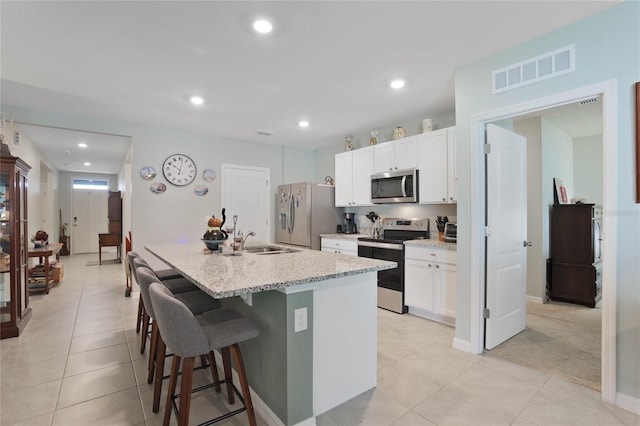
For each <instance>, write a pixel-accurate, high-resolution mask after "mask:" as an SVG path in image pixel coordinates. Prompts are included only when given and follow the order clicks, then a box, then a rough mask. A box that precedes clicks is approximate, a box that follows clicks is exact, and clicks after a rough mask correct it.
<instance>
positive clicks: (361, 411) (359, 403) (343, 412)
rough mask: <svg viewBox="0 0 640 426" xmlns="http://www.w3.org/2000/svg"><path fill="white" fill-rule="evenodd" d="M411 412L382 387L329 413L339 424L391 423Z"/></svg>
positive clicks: (344, 425) (345, 425)
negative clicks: (382, 389)
mask: <svg viewBox="0 0 640 426" xmlns="http://www.w3.org/2000/svg"><path fill="white" fill-rule="evenodd" d="M408 412H409V408H407V407H405V406H404V405H401V404H400V403H398V402H396V401H394V400H393V399H392V398H391V396H390V395H389V394H387V393H385V392H383V391H381V390H380V389H372V390H370V391H367V392H365V393H363V394H362V395H359V396H357V397H355V398H353V399H351V400H349V401H347V402H345V403H344V404H342V405H340V406H338V407H336V408H333V409H331V410H329V411H328V412H327V413H326V415H328V416H329V417H330V418H331V419H332V420H333V421H335V422H336V423H337V424H339V425H343V426H347V425H389V424H391V423H393V422H394V421H396V420H398V419H399V418H401V417H402V416H404V415H405V414H407V413H408Z"/></svg>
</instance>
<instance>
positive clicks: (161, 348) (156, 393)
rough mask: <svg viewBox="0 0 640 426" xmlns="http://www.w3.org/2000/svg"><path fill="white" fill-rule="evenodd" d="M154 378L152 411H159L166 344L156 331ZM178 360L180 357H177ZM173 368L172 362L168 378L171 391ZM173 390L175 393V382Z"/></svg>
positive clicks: (177, 373) (177, 372)
mask: <svg viewBox="0 0 640 426" xmlns="http://www.w3.org/2000/svg"><path fill="white" fill-rule="evenodd" d="M156 342H157V343H156V365H155V367H156V380H155V383H154V385H153V412H154V413H157V412H158V411H160V394H161V393H162V380H163V376H164V360H165V355H166V352H167V345H166V344H165V343H164V340H163V339H162V335H161V334H160V332H158V337H157V339H156ZM177 358H178V361H179V360H180V357H177ZM175 359H176V356H175V355H174V357H173V360H174V363H175ZM178 366H179V364H178ZM173 369H174V364H171V376H170V378H169V391H171V380H173ZM179 374H180V373H179V371H176V378H177V376H178V375H179ZM173 392H174V393H175V383H174V388H173Z"/></svg>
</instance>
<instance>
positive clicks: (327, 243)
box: [321, 237, 358, 257]
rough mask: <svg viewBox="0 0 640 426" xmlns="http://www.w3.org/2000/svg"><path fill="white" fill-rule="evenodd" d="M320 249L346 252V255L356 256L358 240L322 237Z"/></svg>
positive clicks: (338, 252)
mask: <svg viewBox="0 0 640 426" xmlns="http://www.w3.org/2000/svg"><path fill="white" fill-rule="evenodd" d="M321 247H322V251H326V252H329V253H337V254H346V255H347V256H354V257H357V256H358V242H357V241H356V240H353V241H352V240H346V239H342V238H327V237H322V243H321Z"/></svg>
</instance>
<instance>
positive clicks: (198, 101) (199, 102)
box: [189, 96, 204, 105]
mask: <svg viewBox="0 0 640 426" xmlns="http://www.w3.org/2000/svg"><path fill="white" fill-rule="evenodd" d="M189 100H190V101H191V103H192V104H194V105H202V104H203V103H204V99H203V98H201V97H200V96H192V97H191V98H189Z"/></svg>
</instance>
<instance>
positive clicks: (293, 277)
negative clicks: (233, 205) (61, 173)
mask: <svg viewBox="0 0 640 426" xmlns="http://www.w3.org/2000/svg"><path fill="white" fill-rule="evenodd" d="M269 245H271V246H279V247H286V248H293V247H291V246H282V245H279V244H269ZM250 247H252V246H249V245H247V247H246V248H247V249H248V248H250ZM145 248H146V249H147V250H148V251H149V252H151V253H152V254H154V255H155V256H157V257H158V258H159V259H160V260H162V261H164V262H165V263H167V264H168V265H170V266H171V267H173V268H175V269H176V270H178V271H179V272H180V273H182V274H183V275H184V276H185V277H186V278H188V279H189V280H190V281H192V282H193V283H195V284H197V285H198V286H199V287H200V288H201V289H202V290H203V291H205V292H207V293H208V294H210V295H211V296H213V297H215V298H225V297H232V296H238V295H241V294H246V293H257V292H260V291H267V290H276V289H280V288H284V287H289V286H295V285H300V284H307V283H312V282H319V281H324V280H327V279H331V278H340V277H345V276H349V275H356V274H364V273H366V272H375V271H382V270H385V269H392V268H395V267H396V266H397V265H396V263H395V262H387V261H383V260H376V259H369V258H364V257H352V256H346V255H341V254H334V253H328V252H322V251H317V250H310V249H304V248H299V247H296V248H295V249H296V250H300V251H299V252H296V253H283V254H267V255H259V254H252V253H247V252H246V251H245V252H242V255H240V256H226V255H223V254H221V253H217V252H213V253H212V252H209V251H208V250H206V249H205V248H204V246H203V244H202V243H201V242H198V243H186V244H165V245H150V246H145Z"/></svg>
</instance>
